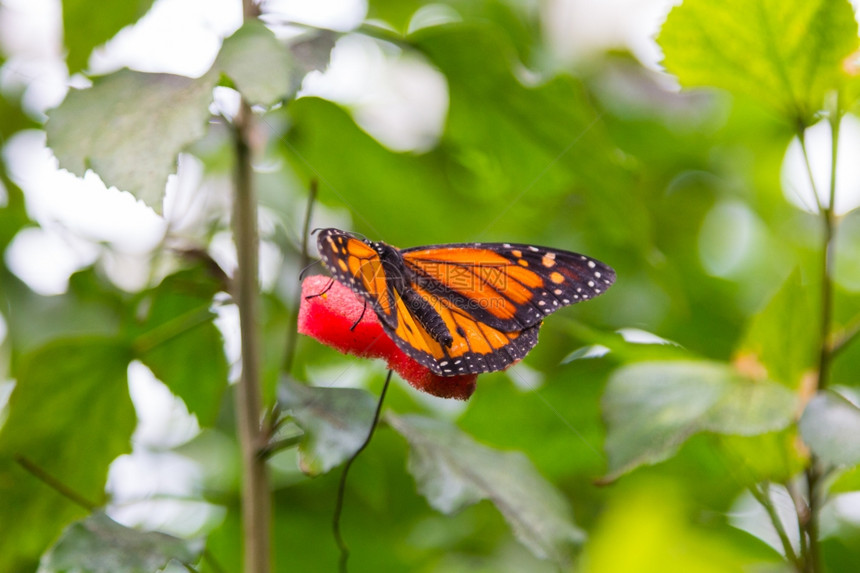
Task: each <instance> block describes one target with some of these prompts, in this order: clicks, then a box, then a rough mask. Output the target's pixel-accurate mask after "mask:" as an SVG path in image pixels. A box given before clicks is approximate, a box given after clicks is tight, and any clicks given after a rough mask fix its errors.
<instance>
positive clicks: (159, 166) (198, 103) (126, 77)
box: [45, 70, 217, 212]
mask: <svg viewBox="0 0 860 573" xmlns="http://www.w3.org/2000/svg"><path fill="white" fill-rule="evenodd" d="M216 80H217V76H216V75H215V74H212V73H209V74H206V75H204V76H203V77H201V78H198V79H191V78H186V77H182V76H174V75H169V74H144V73H140V72H133V71H130V70H121V71H119V72H117V73H115V74H111V75H109V76H105V77H103V78H99V79H97V80H95V84H94V85H93V87H91V88H89V89H85V90H71V91H70V92H69V94H68V95H67V96H66V99H65V100H64V101H63V103H62V104H60V106H59V107H58V108H56V109H55V110H53V111H51V112H50V113H49V114H48V122H47V124H46V126H45V128H46V130H47V132H48V145H49V146H50V147H51V149H52V150H53V152H54V155H56V156H57V159H59V161H60V167H62V168H64V169H68V170H69V171H71V172H72V173H74V174H75V175H78V176H83V175H84V173H85V172H86V170H87V169H92V170H93V171H95V172H96V173H97V174H98V175H99V176H100V177H101V179H102V181H104V183H105V185H108V186H115V187H117V188H119V189H121V190H125V191H129V192H131V193H132V194H134V195H135V196H136V197H137V198H138V199H141V200H142V201H144V202H145V203H146V204H147V205H149V206H150V207H152V208H153V209H155V211H156V212H161V199H162V195H163V193H164V186H165V184H166V183H167V176H168V175H170V174H171V173H174V172H175V171H176V157H177V155H178V154H179V152H180V151H182V150H183V149H184V148H185V147H186V146H187V145H189V144H190V143H192V142H194V141H196V140H197V139H199V138H200V137H202V136H203V134H204V133H205V131H206V122H207V120H208V118H209V103H210V102H211V100H212V89H213V88H214V86H215V82H216Z"/></svg>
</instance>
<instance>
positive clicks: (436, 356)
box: [382, 285, 540, 376]
mask: <svg viewBox="0 0 860 573" xmlns="http://www.w3.org/2000/svg"><path fill="white" fill-rule="evenodd" d="M413 288H414V289H415V292H416V293H417V294H418V295H419V296H420V297H422V298H423V299H424V300H425V301H427V302H428V303H429V304H430V306H431V307H432V308H433V309H434V310H435V311H436V312H437V313H438V314H439V316H440V317H441V318H442V321H443V322H444V323H445V325H446V326H447V327H448V330H449V331H450V333H451V345H450V346H446V345H444V344H442V343H440V342H438V341H437V340H436V339H435V338H434V337H433V336H432V335H431V334H430V332H429V331H428V329H427V328H426V327H425V325H424V324H423V323H422V322H421V321H420V320H418V319H417V318H416V317H415V315H414V314H413V313H412V312H410V309H409V305H408V304H407V303H406V302H405V301H404V299H403V298H402V297H401V296H400V294H399V293H397V292H396V291H395V294H394V300H395V303H394V304H395V310H396V313H395V314H396V316H397V318H398V322H397V324H396V325H395V326H393V327H392V326H390V325H389V324H387V323H386V322H384V321H383V322H382V326H383V328H384V329H385V331H386V333H387V334H388V336H389V337H390V338H391V339H392V340H394V342H395V343H396V344H397V346H398V347H399V348H400V349H401V350H403V352H405V353H406V354H407V355H409V356H410V357H411V358H413V359H414V360H416V361H417V362H419V363H420V364H423V365H424V366H426V367H427V368H429V369H430V370H431V371H432V372H433V373H434V374H437V375H439V376H456V375H460V374H481V373H484V372H495V371H497V370H503V369H505V368H507V367H508V366H510V365H511V364H512V363H514V362H516V361H517V360H520V359H522V358H523V357H524V356H525V355H526V354H527V353H528V352H529V350H531V349H532V348H534V346H535V344H537V340H538V330H539V329H540V323H536V324H534V325H532V326H531V327H528V328H526V329H523V330H517V331H513V332H503V331H501V330H498V329H495V328H493V327H491V326H489V325H488V324H486V323H483V322H481V321H479V320H477V319H476V318H475V317H473V316H471V314H469V313H468V312H467V311H464V310H463V309H461V308H459V307H457V306H456V305H455V304H453V303H452V302H450V301H448V300H446V299H444V298H439V297H437V296H435V295H433V294H431V293H430V292H428V291H426V290H424V289H423V288H421V286H418V285H413Z"/></svg>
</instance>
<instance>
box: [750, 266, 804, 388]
mask: <svg viewBox="0 0 860 573" xmlns="http://www.w3.org/2000/svg"><path fill="white" fill-rule="evenodd" d="M812 296H813V293H810V287H809V285H807V284H804V283H803V280H802V279H801V275H800V271H795V272H793V273H792V274H791V275H790V276H789V277H788V279H786V281H785V282H784V283H783V284H782V286H781V287H780V289H779V291H777V293H776V294H775V295H774V296H773V297H772V298H771V299H770V301H769V302H768V303H767V305H766V306H765V307H764V308H763V309H762V310H761V311H760V312H759V313H758V314H756V315H755V316H754V317H753V318H752V320H751V321H750V324H749V328H748V330H747V333H746V336H744V340H743V342H742V343H741V345H740V348H739V349H738V355H739V356H740V357H742V358H747V357H752V358H754V359H755V361H756V362H757V363H758V364H760V365H762V366H764V367H765V369H766V370H767V373H768V377H769V378H771V379H772V380H775V381H777V382H780V383H782V384H784V385H785V386H788V387H789V388H797V387H798V386H799V385H800V381H801V378H802V377H803V375H804V374H806V373H807V372H809V371H810V370H811V369H812V368H814V366H815V360H816V345H817V344H818V342H819V340H818V339H819V334H818V329H816V328H810V325H814V324H815V323H816V322H817V321H818V320H819V319H818V317H817V316H815V314H814V312H813V310H812V305H811V299H812Z"/></svg>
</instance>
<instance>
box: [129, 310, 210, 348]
mask: <svg viewBox="0 0 860 573" xmlns="http://www.w3.org/2000/svg"><path fill="white" fill-rule="evenodd" d="M212 319H213V314H212V311H211V310H209V305H208V304H206V305H203V306H200V307H198V308H194V309H191V310H189V311H187V312H183V313H182V314H180V315H179V316H175V317H173V318H171V319H170V320H168V321H165V322H163V323H161V324H159V325H158V326H156V327H155V328H153V329H151V330H149V331H147V332H144V333H143V334H141V335H140V336H138V337H137V338H135V340H134V343H133V347H134V349H135V351H136V352H137V353H138V354H146V353H147V352H149V351H150V350H153V349H154V348H156V347H158V346H161V345H162V344H164V343H166V342H169V341H171V340H173V339H174V338H176V337H177V336H181V335H183V334H185V333H186V332H189V331H191V330H193V329H195V328H197V327H198V326H201V325H203V324H206V323H207V322H211V321H212Z"/></svg>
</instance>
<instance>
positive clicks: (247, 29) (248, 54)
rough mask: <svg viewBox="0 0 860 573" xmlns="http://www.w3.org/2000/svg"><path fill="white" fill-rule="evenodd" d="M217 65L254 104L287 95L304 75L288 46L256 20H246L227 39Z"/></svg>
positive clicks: (268, 101)
mask: <svg viewBox="0 0 860 573" xmlns="http://www.w3.org/2000/svg"><path fill="white" fill-rule="evenodd" d="M214 67H215V68H216V69H218V70H219V71H221V72H222V73H224V74H226V75H227V76H229V77H230V79H232V80H233V82H235V84H236V89H238V90H239V92H240V93H241V94H242V95H243V96H244V97H245V99H246V100H247V101H248V103H250V104H252V105H256V104H259V105H271V104H274V103H276V102H278V101H280V100H282V99H285V98H286V97H287V96H288V95H290V93H291V92H292V91H293V90H294V89H296V88H297V87H298V85H299V82H300V80H301V76H302V75H304V73H303V72H302V70H301V69H300V68H299V67H298V66H297V65H296V64H295V63H294V62H293V61H292V58H291V57H290V52H289V50H287V48H286V46H283V45H281V43H280V42H278V40H277V39H276V38H275V35H274V34H273V33H272V32H271V30H269V29H268V28H266V26H264V25H263V23H262V22H259V21H257V20H253V21H251V22H246V23H245V24H244V25H243V26H242V27H241V28H239V29H238V30H237V31H236V32H235V33H234V34H233V35H232V36H230V37H229V38H227V39H226V40H224V44H223V45H222V46H221V51H220V52H219V53H218V59H217V60H216V61H215V66H214Z"/></svg>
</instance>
